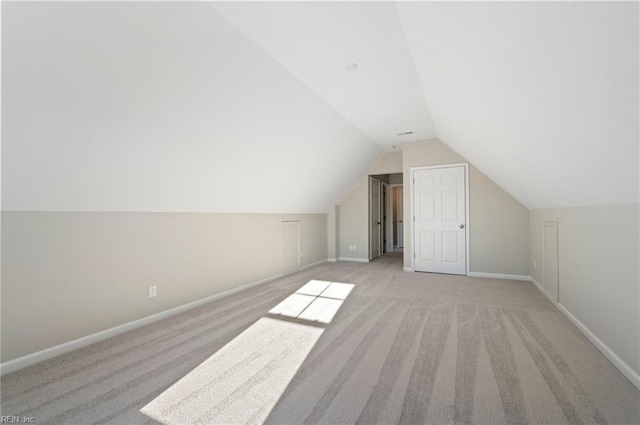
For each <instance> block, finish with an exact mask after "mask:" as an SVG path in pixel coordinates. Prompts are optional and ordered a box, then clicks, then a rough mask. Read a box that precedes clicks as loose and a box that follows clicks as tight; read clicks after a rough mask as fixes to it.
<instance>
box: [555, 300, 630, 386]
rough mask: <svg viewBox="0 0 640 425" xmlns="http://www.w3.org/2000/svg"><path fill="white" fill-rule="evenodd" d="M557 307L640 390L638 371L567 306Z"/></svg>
mask: <svg viewBox="0 0 640 425" xmlns="http://www.w3.org/2000/svg"><path fill="white" fill-rule="evenodd" d="M556 306H557V307H558V309H559V310H560V311H561V312H562V314H564V315H565V316H567V319H569V320H571V322H572V323H573V324H574V325H576V327H577V328H578V329H579V330H580V332H582V333H583V334H584V336H586V337H587V339H588V340H589V341H591V343H592V344H593V345H595V346H596V348H597V349H598V350H600V351H601V352H602V354H604V356H605V357H606V358H607V359H609V361H610V362H611V363H613V365H614V366H615V367H616V368H617V369H618V370H619V371H620V372H621V373H622V374H623V375H624V376H625V377H626V378H627V379H628V380H629V381H631V383H632V384H633V385H634V386H635V387H636V388H637V389H639V390H640V375H639V374H638V373H636V371H634V370H633V369H632V368H631V366H629V365H628V364H627V363H625V361H624V360H622V359H621V358H620V357H618V355H617V354H616V353H614V352H613V350H612V349H611V348H609V347H608V346H607V344H605V343H604V342H602V341H601V340H600V338H598V337H597V336H596V335H595V334H594V333H593V332H591V331H590V330H589V328H587V327H586V326H585V325H584V323H582V322H581V321H580V320H578V318H577V317H575V316H574V315H573V314H571V312H570V311H569V310H567V308H566V307H565V306H563V305H562V304H560V303H558V304H556Z"/></svg>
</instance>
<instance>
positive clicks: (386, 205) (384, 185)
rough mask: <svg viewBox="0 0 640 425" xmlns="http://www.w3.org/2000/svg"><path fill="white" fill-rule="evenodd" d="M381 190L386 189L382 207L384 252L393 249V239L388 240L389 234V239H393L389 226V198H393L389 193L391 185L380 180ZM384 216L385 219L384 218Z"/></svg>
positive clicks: (390, 212) (390, 213) (390, 211)
mask: <svg viewBox="0 0 640 425" xmlns="http://www.w3.org/2000/svg"><path fill="white" fill-rule="evenodd" d="M382 190H383V192H384V191H386V193H387V197H386V198H384V197H383V199H384V206H383V208H382V218H383V220H384V224H385V225H384V228H385V229H387V231H386V232H385V234H384V235H383V236H382V241H383V242H384V240H385V239H386V240H387V243H386V244H385V245H384V250H383V251H384V252H385V253H386V252H391V251H393V240H391V241H390V240H389V235H391V239H393V228H392V227H391V223H392V221H391V215H392V214H393V211H392V208H391V200H392V198H393V194H392V193H391V185H390V184H389V183H385V182H382ZM384 217H386V219H385V218H384Z"/></svg>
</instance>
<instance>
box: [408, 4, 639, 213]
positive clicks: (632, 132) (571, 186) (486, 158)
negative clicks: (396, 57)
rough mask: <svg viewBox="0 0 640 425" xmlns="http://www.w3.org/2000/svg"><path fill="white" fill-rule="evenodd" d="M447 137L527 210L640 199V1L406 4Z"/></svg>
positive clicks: (439, 126) (431, 99)
mask: <svg viewBox="0 0 640 425" xmlns="http://www.w3.org/2000/svg"><path fill="white" fill-rule="evenodd" d="M398 9H399V12H400V16H401V19H402V23H403V26H404V28H405V30H406V34H407V40H408V43H409V46H410V48H411V51H412V53H413V57H414V59H415V62H416V66H417V68H418V73H419V75H420V81H421V83H422V88H423V90H424V95H425V99H426V100H427V103H428V105H429V108H430V110H431V113H432V117H433V121H434V125H435V128H436V132H437V134H438V137H439V138H440V139H441V140H442V141H443V142H445V143H446V144H448V145H449V146H450V147H451V148H452V149H454V150H456V151H457V152H458V153H459V154H461V155H462V156H464V157H465V158H466V159H467V160H469V161H471V162H472V163H474V165H476V166H477V167H478V168H479V169H481V170H482V171H483V172H484V173H485V174H487V175H488V176H489V177H490V178H492V179H493V180H494V181H495V182H496V183H498V184H499V185H500V186H502V187H503V188H504V189H505V190H507V191H508V192H509V193H511V194H512V195H513V196H515V197H516V198H517V199H518V200H520V201H521V202H522V203H524V204H525V205H526V206H527V207H529V208H531V209H534V208H545V207H571V206H586V205H607V204H626V203H637V202H638V192H639V186H638V185H639V174H638V157H639V155H638V145H639V134H638V132H639V121H638V120H639V118H638V117H639V110H638V104H639V94H638V93H639V87H638V80H639V75H640V74H639V68H638V55H639V45H638V39H639V27H638V19H639V18H638V16H639V14H638V3H637V2H634V3H608V2H587V3H578V2H531V3H520V2H513V3H510V2H495V3H474V2H472V3H408V2H407V3H398Z"/></svg>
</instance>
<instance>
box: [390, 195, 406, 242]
mask: <svg viewBox="0 0 640 425" xmlns="http://www.w3.org/2000/svg"><path fill="white" fill-rule="evenodd" d="M403 186H404V184H402V183H398V184H390V185H389V189H390V190H391V208H390V216H391V242H390V243H391V249H390V250H389V251H393V249H394V247H395V245H394V244H393V223H394V222H395V220H396V216H394V215H393V201H394V198H393V197H394V196H395V189H396V188H397V187H403ZM402 223H404V217H402ZM403 236H404V235H403Z"/></svg>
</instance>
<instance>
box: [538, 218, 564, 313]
mask: <svg viewBox="0 0 640 425" xmlns="http://www.w3.org/2000/svg"><path fill="white" fill-rule="evenodd" d="M546 227H552V228H555V229H556V254H557V255H558V258H557V260H558V276H557V280H558V294H557V297H555V296H554V295H553V294H551V293H549V291H547V290H546V288H547V282H546V280H547V263H546V261H545V260H546V259H547V232H546V231H545V230H546V229H545V228H546ZM559 244H560V234H559V229H558V221H557V220H544V221H543V222H542V282H543V283H544V286H543V288H544V289H545V295H546V296H547V298H549V299H550V300H551V302H552V303H554V304H557V303H559V302H560V247H559V246H558V245H559ZM556 298H557V299H556Z"/></svg>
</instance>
